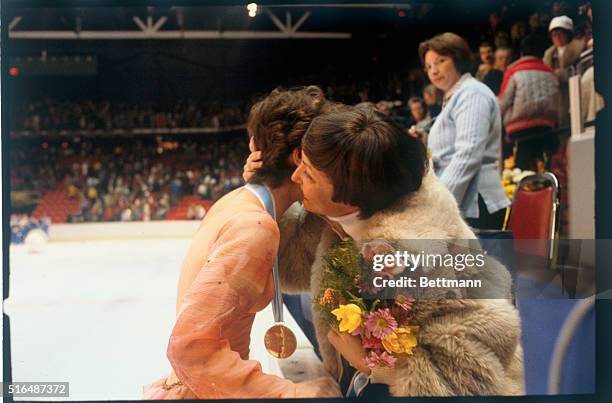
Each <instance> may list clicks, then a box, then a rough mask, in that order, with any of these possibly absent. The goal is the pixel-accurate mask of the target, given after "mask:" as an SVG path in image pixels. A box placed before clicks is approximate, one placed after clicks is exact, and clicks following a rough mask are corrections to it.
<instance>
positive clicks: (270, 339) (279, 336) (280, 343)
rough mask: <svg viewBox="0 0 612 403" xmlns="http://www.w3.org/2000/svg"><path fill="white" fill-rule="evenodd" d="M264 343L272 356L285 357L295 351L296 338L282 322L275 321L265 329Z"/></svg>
mask: <svg viewBox="0 0 612 403" xmlns="http://www.w3.org/2000/svg"><path fill="white" fill-rule="evenodd" d="M264 344H265V346H266V350H268V353H270V355H272V356H273V357H276V358H287V357H290V356H291V355H292V354H293V353H294V352H295V349H296V348H297V339H296V338H295V334H293V331H292V330H291V329H289V328H288V327H287V326H285V324H284V323H276V324H274V325H273V326H272V327H271V328H269V329H268V330H267V331H266V335H265V336H264Z"/></svg>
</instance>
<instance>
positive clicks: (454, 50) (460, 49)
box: [419, 32, 473, 74]
mask: <svg viewBox="0 0 612 403" xmlns="http://www.w3.org/2000/svg"><path fill="white" fill-rule="evenodd" d="M430 50H433V51H434V52H436V53H439V54H441V55H444V56H448V57H450V58H451V59H453V63H455V68H456V69H457V71H459V72H460V73H461V74H465V73H468V72H470V71H471V70H472V63H473V56H472V51H471V50H470V47H469V46H468V44H467V42H466V41H465V39H463V38H462V37H460V36H459V35H457V34H454V33H452V32H445V33H443V34H439V35H436V36H434V37H433V38H430V39H427V40H426V41H423V42H421V44H420V45H419V56H420V58H421V63H423V66H425V54H426V53H427V52H428V51H430Z"/></svg>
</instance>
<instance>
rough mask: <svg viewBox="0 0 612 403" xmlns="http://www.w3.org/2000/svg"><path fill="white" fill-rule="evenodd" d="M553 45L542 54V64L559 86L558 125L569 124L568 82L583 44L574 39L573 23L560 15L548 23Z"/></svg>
mask: <svg viewBox="0 0 612 403" xmlns="http://www.w3.org/2000/svg"><path fill="white" fill-rule="evenodd" d="M548 31H549V32H550V36H551V39H552V42H553V45H552V46H551V47H550V48H548V50H546V53H544V63H545V64H546V65H547V66H548V67H551V68H552V69H553V70H554V71H555V74H556V75H557V77H559V82H560V85H561V88H560V89H561V92H560V94H561V96H560V97H559V104H558V110H557V115H558V118H557V120H558V122H557V123H558V125H559V126H561V127H565V126H567V125H568V124H569V87H568V81H569V78H570V76H571V75H572V74H573V66H574V64H575V63H576V61H577V60H578V58H579V57H580V54H581V53H582V51H583V50H584V42H583V41H581V40H579V39H574V37H573V36H574V23H573V21H572V19H571V18H569V17H568V16H565V15H562V16H559V17H555V18H553V19H552V20H551V21H550V25H549V27H548Z"/></svg>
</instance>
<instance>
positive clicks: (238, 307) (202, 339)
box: [167, 212, 296, 399]
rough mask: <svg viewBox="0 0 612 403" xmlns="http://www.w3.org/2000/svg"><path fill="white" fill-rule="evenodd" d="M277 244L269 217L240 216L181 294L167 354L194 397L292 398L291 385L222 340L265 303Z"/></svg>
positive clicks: (274, 230)
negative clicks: (269, 373)
mask: <svg viewBox="0 0 612 403" xmlns="http://www.w3.org/2000/svg"><path fill="white" fill-rule="evenodd" d="M278 243H279V231H278V227H277V226H276V223H275V222H274V220H272V218H271V217H270V216H268V215H266V214H264V213H259V212H250V213H246V214H245V213H240V214H239V215H238V216H236V217H234V218H232V219H230V220H229V222H228V223H227V224H226V225H225V226H224V227H223V229H222V230H221V231H220V234H219V236H218V238H217V239H216V240H215V241H214V242H213V244H212V245H211V248H210V250H209V253H208V256H209V259H208V260H207V261H206V263H205V264H204V266H203V267H202V269H201V270H200V272H199V273H198V275H197V277H196V279H195V280H194V282H193V284H192V285H191V287H190V289H189V292H188V293H187V294H186V296H185V299H184V301H183V303H182V304H181V308H180V310H179V313H178V317H177V321H176V324H175V326H174V329H173V331H172V335H171V337H170V342H169V345H168V351H167V355H168V359H169V360H170V363H171V364H172V367H173V369H174V371H175V373H176V374H177V376H178V378H179V379H181V380H182V382H183V383H184V384H186V385H187V386H188V387H189V388H190V389H191V390H192V391H193V392H194V393H195V394H196V395H197V396H198V397H199V398H204V399H224V398H249V397H258V398H266V397H267V398H281V397H295V396H296V385H295V384H294V383H293V382H291V381H289V380H286V379H282V378H279V377H277V376H273V375H267V374H265V373H263V372H262V369H261V365H260V364H259V362H257V361H253V360H246V359H242V358H241V357H240V354H239V353H238V352H236V351H233V350H232V349H231V348H230V340H228V337H227V332H228V329H231V326H242V325H243V323H242V322H244V321H245V318H247V319H248V316H249V315H252V314H253V313H254V312H255V311H256V310H257V308H256V307H255V305H256V304H257V305H260V307H259V308H258V309H261V308H262V307H263V306H265V305H267V303H268V302H269V301H270V298H271V293H270V291H269V290H266V287H270V286H271V284H269V282H270V281H271V280H270V279H271V268H272V264H273V261H274V258H275V256H276V253H277V249H278ZM266 291H267V293H268V294H270V295H269V296H266V295H265V294H266ZM262 299H263V301H262ZM262 303H263V305H261V304H262ZM247 323H251V322H248V320H247ZM249 332H250V328H249V329H248V330H247V332H246V334H247V335H248V333H249ZM246 337H247V338H248V336H246ZM233 342H235V340H233ZM247 343H248V340H247ZM247 345H248V344H247Z"/></svg>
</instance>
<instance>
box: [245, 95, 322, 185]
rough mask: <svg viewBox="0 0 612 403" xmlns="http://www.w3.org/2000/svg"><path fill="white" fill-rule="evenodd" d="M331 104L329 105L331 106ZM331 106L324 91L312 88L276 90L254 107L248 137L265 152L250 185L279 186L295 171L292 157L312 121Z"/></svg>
mask: <svg viewBox="0 0 612 403" xmlns="http://www.w3.org/2000/svg"><path fill="white" fill-rule="evenodd" d="M328 104H329V105H328ZM328 106H331V104H330V103H328V102H327V101H326V100H325V95H323V91H322V90H321V88H319V87H317V86H314V85H311V86H308V87H298V88H293V89H288V90H285V89H282V88H277V89H275V90H273V91H272V92H271V93H270V94H268V95H267V96H265V97H264V98H262V99H261V100H260V101H259V102H257V103H255V105H253V107H251V111H250V113H249V117H248V120H247V130H248V132H249V136H251V137H253V140H254V142H255V146H256V148H257V149H258V150H260V151H261V152H262V162H263V166H262V167H261V168H259V169H258V170H257V171H255V174H254V175H253V177H252V178H251V180H250V182H255V183H265V184H267V185H269V186H271V187H278V186H280V185H281V184H282V183H283V182H284V181H285V180H288V179H289V178H290V177H291V174H292V173H293V170H294V169H295V165H294V164H293V163H292V162H291V161H290V155H291V153H292V152H293V150H294V149H295V148H296V147H299V146H300V144H301V142H302V137H303V136H304V134H305V133H306V130H307V129H308V126H309V125H310V123H311V122H312V120H313V119H314V118H315V117H316V116H318V115H319V114H320V113H323V112H324V111H325V110H326V108H327V107H328Z"/></svg>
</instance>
